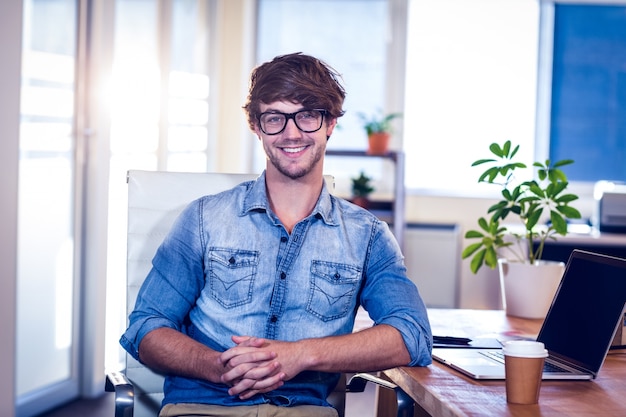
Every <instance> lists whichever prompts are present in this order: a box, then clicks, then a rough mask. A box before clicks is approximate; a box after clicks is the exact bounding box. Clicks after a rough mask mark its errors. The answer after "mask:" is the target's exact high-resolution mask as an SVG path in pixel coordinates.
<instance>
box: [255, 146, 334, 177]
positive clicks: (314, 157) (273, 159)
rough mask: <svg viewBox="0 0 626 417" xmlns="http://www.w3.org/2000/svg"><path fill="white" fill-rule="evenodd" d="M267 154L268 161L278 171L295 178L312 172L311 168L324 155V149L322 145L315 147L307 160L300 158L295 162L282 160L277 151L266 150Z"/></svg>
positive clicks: (319, 161)
mask: <svg viewBox="0 0 626 417" xmlns="http://www.w3.org/2000/svg"><path fill="white" fill-rule="evenodd" d="M267 155H268V159H269V161H270V163H271V164H272V166H274V167H275V168H276V170H277V171H278V172H280V173H281V174H282V175H284V176H286V177H287V178H290V179H292V180H296V179H299V178H302V177H304V176H305V175H307V174H309V173H310V172H312V171H313V168H314V167H315V166H316V165H317V164H319V163H321V161H322V157H323V155H324V149H323V147H316V148H315V149H314V150H313V151H312V153H311V157H310V159H309V160H308V161H302V160H301V161H298V162H297V163H293V162H292V161H287V162H284V161H283V160H282V159H281V158H280V156H279V155H278V154H277V153H272V152H267Z"/></svg>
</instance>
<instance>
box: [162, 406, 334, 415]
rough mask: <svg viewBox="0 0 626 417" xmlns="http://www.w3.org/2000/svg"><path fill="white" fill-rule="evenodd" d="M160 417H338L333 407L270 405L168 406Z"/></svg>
mask: <svg viewBox="0 0 626 417" xmlns="http://www.w3.org/2000/svg"><path fill="white" fill-rule="evenodd" d="M159 417H337V411H336V410H335V409H334V408H332V407H320V406H316V405H300V406H297V407H278V406H275V405H270V404H260V405H246V406H238V407H225V406H220V405H206V404H185V403H183V404H167V405H165V407H163V409H162V410H161V412H160V413H159Z"/></svg>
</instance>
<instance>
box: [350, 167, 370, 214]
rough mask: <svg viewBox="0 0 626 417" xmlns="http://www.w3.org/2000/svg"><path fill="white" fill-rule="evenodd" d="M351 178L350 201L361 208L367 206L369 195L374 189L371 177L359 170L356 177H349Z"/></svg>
mask: <svg viewBox="0 0 626 417" xmlns="http://www.w3.org/2000/svg"><path fill="white" fill-rule="evenodd" d="M351 180H352V202H353V203H354V204H356V205H358V206H361V207H363V208H368V207H369V195H370V194H371V193H372V192H373V191H374V186H372V183H371V181H372V179H371V178H370V177H368V176H367V175H365V172H363V171H361V173H360V174H359V176H358V177H354V178H351Z"/></svg>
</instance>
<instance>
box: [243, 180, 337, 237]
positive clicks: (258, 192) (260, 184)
mask: <svg viewBox="0 0 626 417" xmlns="http://www.w3.org/2000/svg"><path fill="white" fill-rule="evenodd" d="M335 204H336V201H335V197H333V196H332V195H331V194H330V192H329V191H328V186H327V185H326V180H324V183H323V185H322V192H321V193H320V196H319V198H318V199H317V203H316V204H315V207H314V208H313V211H312V212H311V215H310V216H317V217H321V218H322V219H323V220H324V222H325V223H326V224H328V225H331V226H332V225H336V224H337V220H336V215H335V213H333V207H334V205H335ZM257 210H263V211H266V212H268V213H270V212H271V209H270V206H269V200H268V198H267V189H266V188H265V171H263V172H262V173H261V175H259V177H258V178H257V179H256V180H254V181H250V182H249V183H248V191H247V193H246V196H245V198H244V201H243V206H242V210H241V215H242V216H243V215H245V214H247V213H249V212H251V211H257Z"/></svg>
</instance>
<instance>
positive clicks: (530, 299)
mask: <svg viewBox="0 0 626 417" xmlns="http://www.w3.org/2000/svg"><path fill="white" fill-rule="evenodd" d="M498 270H499V272H500V289H501V291H502V303H503V305H504V309H505V310H506V314H507V315H509V316H515V317H523V318H528V319H543V318H545V317H546V314H547V313H548V309H549V308H550V305H551V304H552V300H553V299H554V295H555V294H556V290H557V288H558V287H559V284H560V282H561V277H562V276H563V271H564V270H565V264H564V263H563V262H557V261H536V262H535V263H534V264H529V263H524V262H513V261H510V260H507V259H498Z"/></svg>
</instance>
